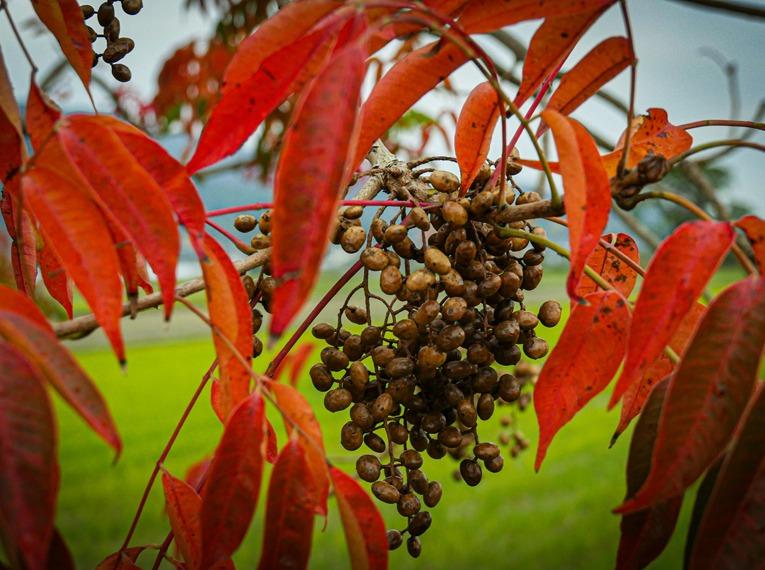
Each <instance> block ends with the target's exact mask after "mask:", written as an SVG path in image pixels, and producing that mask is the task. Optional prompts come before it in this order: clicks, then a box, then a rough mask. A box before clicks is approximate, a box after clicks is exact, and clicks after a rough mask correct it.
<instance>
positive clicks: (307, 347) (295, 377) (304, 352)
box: [290, 342, 316, 388]
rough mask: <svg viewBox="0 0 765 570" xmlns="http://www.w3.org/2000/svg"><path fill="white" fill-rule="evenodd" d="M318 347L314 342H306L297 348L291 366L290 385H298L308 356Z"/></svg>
mask: <svg viewBox="0 0 765 570" xmlns="http://www.w3.org/2000/svg"><path fill="white" fill-rule="evenodd" d="M314 348H316V345H315V344H313V343H312V342H305V343H303V344H301V345H300V346H299V347H298V348H297V350H295V351H294V352H293V354H292V362H291V366H290V386H292V387H293V388H294V387H296V386H297V383H298V381H299V380H300V373H301V372H302V371H303V368H305V363H306V361H307V360H308V357H309V356H311V352H312V351H313V349H314Z"/></svg>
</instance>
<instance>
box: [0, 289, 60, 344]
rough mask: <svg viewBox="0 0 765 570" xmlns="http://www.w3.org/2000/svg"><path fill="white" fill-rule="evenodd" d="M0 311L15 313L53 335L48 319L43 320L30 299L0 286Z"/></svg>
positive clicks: (43, 316) (43, 317)
mask: <svg viewBox="0 0 765 570" xmlns="http://www.w3.org/2000/svg"><path fill="white" fill-rule="evenodd" d="M0 310H2V311H8V312H9V313H16V314H17V315H20V316H22V317H24V318H26V319H27V320H30V321H32V322H33V323H34V324H36V325H38V326H40V327H42V328H43V329H45V330H46V331H48V332H50V333H51V334H52V333H53V328H52V327H51V326H50V323H49V322H48V319H46V318H45V315H43V313H42V311H40V309H39V308H38V306H37V305H35V303H34V301H33V300H32V299H30V298H29V297H27V296H26V295H24V294H23V293H20V292H19V291H14V290H13V289H11V288H9V287H5V286H4V285H0Z"/></svg>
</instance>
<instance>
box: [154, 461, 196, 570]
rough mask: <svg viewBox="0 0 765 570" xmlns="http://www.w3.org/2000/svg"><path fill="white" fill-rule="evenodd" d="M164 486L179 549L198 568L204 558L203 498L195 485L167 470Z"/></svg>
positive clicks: (163, 474)
mask: <svg viewBox="0 0 765 570" xmlns="http://www.w3.org/2000/svg"><path fill="white" fill-rule="evenodd" d="M162 487H163V489H164V490H165V506H166V509H167V515H168V517H169V518H170V526H171V527H172V529H173V534H174V535H175V542H176V543H177V544H178V550H180V552H181V556H183V560H184V561H185V562H186V563H187V564H188V567H189V568H190V569H191V570H196V569H197V568H199V563H200V561H201V558H202V536H201V527H200V523H199V511H200V509H201V507H202V499H201V498H200V497H199V495H198V494H197V492H196V491H195V490H194V488H193V487H191V486H190V485H189V484H188V483H186V482H185V481H182V480H181V479H176V478H175V477H173V476H172V475H170V473H168V472H167V471H163V472H162Z"/></svg>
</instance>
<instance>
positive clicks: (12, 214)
mask: <svg viewBox="0 0 765 570" xmlns="http://www.w3.org/2000/svg"><path fill="white" fill-rule="evenodd" d="M22 203H23V198H22V192H21V190H20V188H19V178H18V177H13V178H11V179H10V180H8V181H7V182H6V183H5V185H4V186H3V197H2V202H0V209H1V210H2V215H3V221H4V222H5V228H6V231H7V232H8V235H9V236H10V238H11V265H12V267H13V276H14V278H15V280H16V288H17V289H18V290H19V291H24V292H25V293H26V294H27V295H28V296H30V297H33V296H34V293H35V280H36V278H37V246H36V242H37V233H36V232H35V230H34V226H33V222H32V219H31V218H30V216H29V213H28V212H26V211H25V210H23V209H21V208H20V205H21V204H22Z"/></svg>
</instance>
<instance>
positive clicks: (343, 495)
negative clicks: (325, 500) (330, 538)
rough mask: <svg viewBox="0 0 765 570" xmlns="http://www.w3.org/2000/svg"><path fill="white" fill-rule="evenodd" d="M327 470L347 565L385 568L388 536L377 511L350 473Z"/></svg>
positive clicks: (356, 569)
mask: <svg viewBox="0 0 765 570" xmlns="http://www.w3.org/2000/svg"><path fill="white" fill-rule="evenodd" d="M330 472H331V474H332V486H333V487H334V489H335V497H336V498H337V504H338V506H339V507H340V518H341V519H342V521H343V529H344V530H345V541H346V543H347V544H348V553H349V554H350V557H351V568H353V570H361V569H365V570H378V569H379V570H382V569H385V568H387V567H388V539H387V535H386V532H385V522H384V521H383V519H382V516H381V515H380V511H378V510H377V506H375V504H374V503H373V502H372V499H371V498H370V497H369V495H367V493H366V492H365V491H364V489H362V488H361V485H359V484H358V483H357V482H356V481H355V480H354V479H353V478H352V477H350V476H349V475H347V474H346V473H344V472H343V471H340V469H338V468H337V467H332V468H331V469H330Z"/></svg>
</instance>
